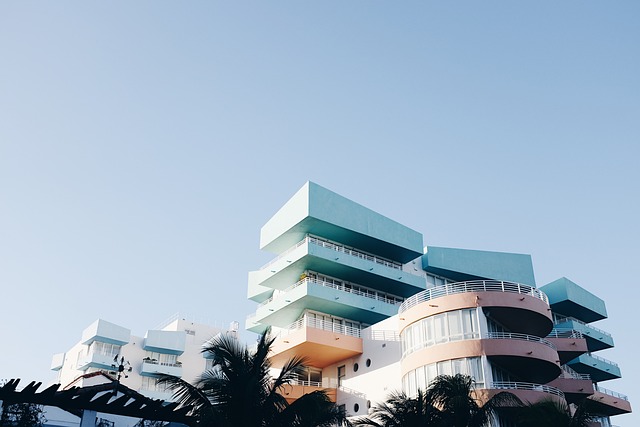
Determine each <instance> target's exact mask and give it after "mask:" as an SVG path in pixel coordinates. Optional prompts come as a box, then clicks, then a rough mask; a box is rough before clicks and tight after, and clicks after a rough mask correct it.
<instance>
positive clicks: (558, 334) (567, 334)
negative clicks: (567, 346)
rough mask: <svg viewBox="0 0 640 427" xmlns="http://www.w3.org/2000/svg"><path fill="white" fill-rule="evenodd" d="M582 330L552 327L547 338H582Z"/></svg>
mask: <svg viewBox="0 0 640 427" xmlns="http://www.w3.org/2000/svg"><path fill="white" fill-rule="evenodd" d="M583 337H584V336H583V335H582V332H580V331H576V330H575V329H571V328H553V330H552V331H551V332H550V333H549V335H547V338H575V339H579V338H583Z"/></svg>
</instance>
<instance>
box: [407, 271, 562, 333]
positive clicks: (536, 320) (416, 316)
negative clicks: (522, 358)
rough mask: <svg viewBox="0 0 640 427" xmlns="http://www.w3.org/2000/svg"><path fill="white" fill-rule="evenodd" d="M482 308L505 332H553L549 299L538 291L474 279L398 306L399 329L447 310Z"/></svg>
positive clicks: (413, 298) (424, 294)
mask: <svg viewBox="0 0 640 427" xmlns="http://www.w3.org/2000/svg"><path fill="white" fill-rule="evenodd" d="M472 307H482V309H483V310H484V312H485V313H490V314H491V317H492V318H494V319H495V320H496V321H497V322H499V323H501V324H502V325H504V326H505V327H506V328H507V329H509V330H511V331H513V332H518V333H522V334H530V335H537V336H541V337H543V336H546V335H547V334H548V333H549V332H551V330H552V329H553V320H552V317H551V308H550V307H549V299H548V298H547V296H546V295H545V294H544V293H543V292H541V291H540V290H538V289H536V288H534V287H531V286H527V285H522V284H519V283H512V282H504V281H495V280H474V281H469V282H459V283H450V284H447V285H444V286H437V287H435V288H429V289H426V290H424V291H422V292H419V293H417V294H416V295H414V296H412V297H410V298H408V299H407V300H405V301H404V302H403V303H402V305H401V306H400V310H399V313H400V329H401V330H402V329H404V328H405V327H407V326H409V325H411V324H412V323H414V322H416V321H418V320H420V319H423V318H425V317H429V316H433V315H435V314H439V313H443V312H446V311H453V310H460V309H464V308H472Z"/></svg>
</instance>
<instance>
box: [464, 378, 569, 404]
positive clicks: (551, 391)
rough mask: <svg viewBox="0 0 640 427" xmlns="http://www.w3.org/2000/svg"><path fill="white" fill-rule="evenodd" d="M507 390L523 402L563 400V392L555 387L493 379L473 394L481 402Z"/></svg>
mask: <svg viewBox="0 0 640 427" xmlns="http://www.w3.org/2000/svg"><path fill="white" fill-rule="evenodd" d="M502 391H507V392H509V393H513V394H514V395H516V397H518V398H519V399H520V400H521V401H523V402H529V403H536V402H539V401H541V400H548V399H551V400H556V401H558V402H563V401H564V399H565V396H564V393H563V392H562V391H561V390H559V389H557V388H556V387H551V386H548V385H543V384H536V383H527V382H507V381H500V382H498V381H494V382H493V383H492V384H491V385H490V387H489V388H486V389H477V390H476V391H475V396H476V398H477V399H478V400H480V401H481V402H486V401H487V400H489V399H490V398H491V397H493V396H495V395H496V394H498V393H500V392H502Z"/></svg>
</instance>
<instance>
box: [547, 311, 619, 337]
mask: <svg viewBox="0 0 640 427" xmlns="http://www.w3.org/2000/svg"><path fill="white" fill-rule="evenodd" d="M564 322H576V323H578V324H580V325H582V326H586V327H587V328H589V329H593V330H594V331H596V332H599V333H601V334H603V335H606V336H608V337H610V338H611V334H610V333H609V332H607V331H603V330H602V329H598V328H596V327H595V326H593V325H590V324H589V323H585V322H583V321H582V320H580V319H576V318H575V317H570V316H557V315H556V316H554V319H553V323H554V324H555V325H560V324H562V323H564Z"/></svg>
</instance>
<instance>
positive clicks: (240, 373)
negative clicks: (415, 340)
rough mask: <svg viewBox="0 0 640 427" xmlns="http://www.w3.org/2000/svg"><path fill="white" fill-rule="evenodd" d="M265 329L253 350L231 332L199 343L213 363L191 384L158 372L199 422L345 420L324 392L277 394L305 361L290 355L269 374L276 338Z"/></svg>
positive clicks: (235, 425)
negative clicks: (276, 371)
mask: <svg viewBox="0 0 640 427" xmlns="http://www.w3.org/2000/svg"><path fill="white" fill-rule="evenodd" d="M274 340H275V339H274V338H271V337H270V336H269V331H267V333H265V334H264V335H262V336H261V337H260V340H259V341H258V344H257V347H256V349H255V351H250V350H249V349H248V348H247V347H246V346H245V345H242V344H240V343H239V342H238V340H237V339H236V338H234V337H232V336H229V335H220V336H218V337H216V338H214V339H212V340H211V341H210V342H208V343H207V344H206V345H205V347H204V348H203V352H205V353H209V354H210V355H211V356H212V358H213V367H212V368H211V369H209V370H207V371H206V372H204V374H202V376H201V377H200V378H199V379H198V380H197V381H196V382H195V383H194V384H190V383H188V382H186V381H184V380H182V379H180V378H177V377H172V376H166V375H165V376H162V377H161V378H160V380H159V382H160V383H164V384H166V385H167V386H168V388H169V389H170V390H172V391H174V397H175V398H176V400H177V402H179V403H180V404H182V405H187V406H191V407H192V408H193V409H192V414H193V415H194V416H195V419H196V420H197V421H196V422H195V424H196V425H198V426H207V427H209V426H211V427H267V426H269V427H285V426H292V427H324V426H330V425H335V423H338V422H341V421H343V419H344V416H343V415H342V413H341V411H340V410H339V409H338V407H337V406H336V405H335V403H333V402H331V401H330V399H329V397H328V396H327V394H326V393H325V392H324V391H315V392H313V393H308V394H305V395H303V396H302V397H301V398H299V399H297V400H295V401H294V402H293V403H291V404H289V403H287V401H286V399H285V398H284V397H283V396H282V394H281V393H280V392H281V391H282V389H283V387H284V386H286V385H287V384H290V383H291V382H293V381H295V380H296V379H297V376H298V372H300V370H301V369H303V368H304V360H303V359H302V358H300V357H294V358H293V359H291V360H289V361H288V362H287V363H285V365H284V366H283V368H282V370H281V371H280V373H279V374H278V376H277V377H275V378H274V377H272V376H271V375H270V372H269V371H270V368H271V363H270V361H269V357H268V356H269V351H270V349H271V346H272V344H273V342H274Z"/></svg>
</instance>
